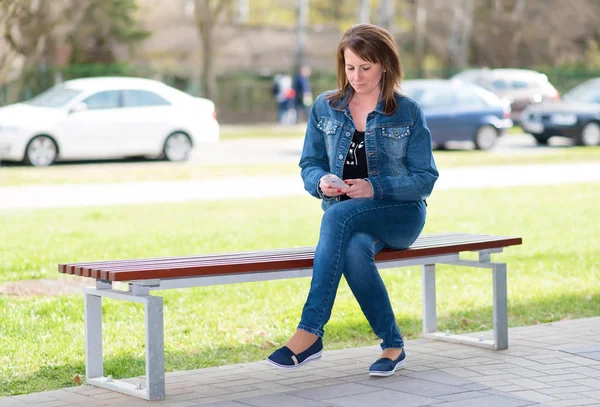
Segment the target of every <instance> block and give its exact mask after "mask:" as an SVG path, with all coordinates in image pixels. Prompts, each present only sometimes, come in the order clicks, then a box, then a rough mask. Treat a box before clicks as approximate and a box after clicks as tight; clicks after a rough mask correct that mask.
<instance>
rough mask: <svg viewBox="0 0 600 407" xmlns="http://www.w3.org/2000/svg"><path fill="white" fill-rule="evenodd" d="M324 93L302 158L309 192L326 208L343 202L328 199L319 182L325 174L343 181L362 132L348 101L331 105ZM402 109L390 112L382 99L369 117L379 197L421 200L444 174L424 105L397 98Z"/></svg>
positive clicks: (372, 176) (368, 141)
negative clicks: (350, 153) (437, 160)
mask: <svg viewBox="0 0 600 407" xmlns="http://www.w3.org/2000/svg"><path fill="white" fill-rule="evenodd" d="M326 94H327V92H326V93H323V94H321V95H319V96H318V97H317V99H316V100H315V102H314V104H313V106H312V108H311V113H310V118H309V120H308V126H307V129H306V136H305V139H304V148H303V150H302V156H301V158H300V168H302V171H301V176H302V180H303V181H304V188H305V189H306V190H307V191H308V192H309V193H310V194H311V195H313V196H314V197H317V198H321V199H322V200H323V202H322V205H321V206H322V207H323V209H327V208H329V207H330V206H331V205H333V204H335V203H337V202H339V197H332V198H329V197H327V196H324V195H323V193H322V192H321V190H320V189H319V180H320V179H321V177H322V176H323V175H325V174H329V173H331V174H335V175H337V176H338V177H340V178H342V179H343V175H344V174H343V169H344V162H345V159H346V156H347V154H348V149H349V148H350V143H351V142H352V136H353V135H354V131H355V130H356V128H355V127H354V122H353V120H352V116H351V114H350V110H349V108H348V105H347V104H345V102H346V100H348V98H349V97H350V93H349V94H348V95H347V96H346V99H345V100H344V101H342V102H341V103H339V104H336V105H333V106H332V105H330V102H331V101H330V100H327V99H325V95H326ZM395 98H396V102H397V104H398V107H397V108H396V111H395V112H394V113H393V114H391V115H389V116H388V115H386V114H385V113H384V110H383V109H384V105H383V102H382V101H380V102H379V103H378V104H377V106H376V107H375V110H374V111H373V112H371V113H369V115H368V116H367V125H366V128H365V150H366V155H367V168H368V174H369V176H368V178H366V180H367V181H369V182H370V183H371V185H372V186H373V192H374V195H373V199H393V200H397V201H420V200H424V199H426V198H427V197H428V196H429V195H430V194H431V191H432V190H433V185H434V184H435V181H436V180H437V178H438V176H439V174H438V171H437V168H436V166H435V162H434V159H433V155H432V151H431V133H430V132H429V129H428V128H427V124H426V123H425V118H424V117H423V111H422V110H421V107H420V106H419V105H418V104H417V103H416V102H415V101H414V100H412V99H410V98H408V97H406V96H402V95H400V94H395Z"/></svg>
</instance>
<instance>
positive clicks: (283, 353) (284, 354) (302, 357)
mask: <svg viewBox="0 0 600 407" xmlns="http://www.w3.org/2000/svg"><path fill="white" fill-rule="evenodd" d="M322 351H323V340H322V339H321V338H320V337H319V338H317V340H316V341H315V343H313V344H312V345H310V348H308V349H306V350H305V351H304V352H302V353H299V354H297V355H296V354H295V353H294V352H292V351H291V349H290V348H288V347H287V346H284V347H283V348H279V349H277V350H276V351H275V352H273V353H271V355H270V356H269V357H268V358H267V362H269V363H270V364H272V365H273V366H275V367H279V368H281V369H295V368H297V367H300V366H302V365H303V364H305V363H307V362H310V361H311V360H315V359H319V358H320V357H321V353H322Z"/></svg>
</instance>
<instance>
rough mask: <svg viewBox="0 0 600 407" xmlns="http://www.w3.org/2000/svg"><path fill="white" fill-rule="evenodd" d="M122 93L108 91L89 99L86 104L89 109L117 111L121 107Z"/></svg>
mask: <svg viewBox="0 0 600 407" xmlns="http://www.w3.org/2000/svg"><path fill="white" fill-rule="evenodd" d="M120 96H121V91H118V90H106V91H102V92H98V93H94V94H93V95H92V96H89V97H87V98H86V99H85V100H84V101H83V103H85V104H86V105H87V107H88V109H115V108H118V107H121V100H120V99H121V98H120Z"/></svg>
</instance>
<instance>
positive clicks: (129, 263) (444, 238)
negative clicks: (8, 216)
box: [59, 234, 504, 275]
mask: <svg viewBox="0 0 600 407" xmlns="http://www.w3.org/2000/svg"><path fill="white" fill-rule="evenodd" d="M498 239H504V238H503V237H497V236H487V235H465V234H439V235H425V236H422V237H420V238H419V239H418V240H417V241H416V242H415V243H414V244H413V245H412V246H411V248H421V247H426V246H438V245H442V244H447V243H448V242H450V243H452V244H457V243H472V242H478V241H486V242H487V241H491V240H494V241H495V240H498ZM313 252H314V246H307V247H298V248H292V249H273V250H268V251H257V252H238V253H223V254H215V255H196V256H180V257H162V258H153V259H127V260H116V261H115V260H110V261H96V262H87V263H73V264H60V265H59V272H61V273H67V274H76V275H80V274H81V273H82V271H83V270H84V269H86V268H89V269H95V268H104V267H112V266H117V267H119V266H123V267H135V265H138V264H161V263H178V262H187V261H196V260H198V261H206V260H210V259H227V258H236V259H240V258H247V259H249V261H251V260H252V259H254V258H256V257H263V256H264V255H275V254H278V253H282V254H284V255H287V254H295V253H311V254H312V253H313Z"/></svg>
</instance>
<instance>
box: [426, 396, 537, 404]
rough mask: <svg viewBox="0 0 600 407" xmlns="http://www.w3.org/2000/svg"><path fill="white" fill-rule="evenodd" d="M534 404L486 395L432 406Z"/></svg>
mask: <svg viewBox="0 0 600 407" xmlns="http://www.w3.org/2000/svg"><path fill="white" fill-rule="evenodd" d="M532 404H534V403H533V402H531V401H528V400H519V399H516V398H512V397H505V396H498V395H488V396H486V397H476V398H473V399H466V400H457V401H449V402H444V403H438V404H432V406H435V407H482V406H485V407H521V406H531V405H532Z"/></svg>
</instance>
